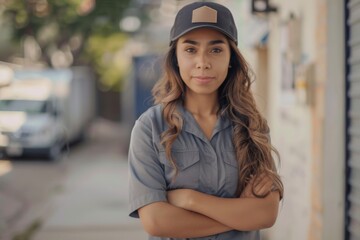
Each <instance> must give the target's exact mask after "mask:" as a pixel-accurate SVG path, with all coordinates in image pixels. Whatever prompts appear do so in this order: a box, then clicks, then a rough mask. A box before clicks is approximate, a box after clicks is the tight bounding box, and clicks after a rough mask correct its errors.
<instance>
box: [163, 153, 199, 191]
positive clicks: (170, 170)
mask: <svg viewBox="0 0 360 240" xmlns="http://www.w3.org/2000/svg"><path fill="white" fill-rule="evenodd" d="M171 154H172V158H173V159H174V160H175V163H176V165H177V167H178V174H177V175H175V173H176V172H175V169H174V167H173V166H172V165H171V163H170V162H169V160H168V159H167V157H166V154H165V152H160V153H159V160H160V162H161V163H162V164H163V166H164V172H165V177H166V183H167V189H168V190H170V189H176V188H190V189H197V188H198V186H199V171H200V162H199V161H200V157H199V151H198V150H180V149H174V150H172V153H171Z"/></svg>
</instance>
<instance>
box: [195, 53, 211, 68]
mask: <svg viewBox="0 0 360 240" xmlns="http://www.w3.org/2000/svg"><path fill="white" fill-rule="evenodd" d="M196 68H198V69H210V68H211V64H210V62H209V60H208V59H207V57H206V55H205V54H199V56H198V58H197V62H196Z"/></svg>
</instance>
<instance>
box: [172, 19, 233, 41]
mask: <svg viewBox="0 0 360 240" xmlns="http://www.w3.org/2000/svg"><path fill="white" fill-rule="evenodd" d="M198 28H212V29H215V30H217V31H219V32H221V33H223V34H224V35H226V36H227V37H229V38H230V39H231V40H233V41H234V42H235V43H236V45H237V39H234V38H233V37H232V36H231V34H230V33H227V32H225V31H224V30H223V29H221V28H219V27H218V26H214V25H211V24H201V25H196V26H193V27H192V28H188V29H186V30H185V31H183V32H181V33H179V34H177V35H176V36H175V37H173V38H172V39H170V45H171V44H172V43H173V42H174V41H175V40H177V39H178V38H180V37H181V36H183V35H184V34H186V33H188V32H191V31H192V30H195V29H198Z"/></svg>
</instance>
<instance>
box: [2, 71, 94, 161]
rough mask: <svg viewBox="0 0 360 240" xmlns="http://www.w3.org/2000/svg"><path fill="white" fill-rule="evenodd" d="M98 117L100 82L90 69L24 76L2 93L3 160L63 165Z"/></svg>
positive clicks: (22, 73) (21, 73) (17, 75)
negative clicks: (27, 158) (68, 148)
mask: <svg viewBox="0 0 360 240" xmlns="http://www.w3.org/2000/svg"><path fill="white" fill-rule="evenodd" d="M94 115H95V85H94V78H93V76H92V75H91V74H90V71H89V70H88V69H87V68H85V67H76V68H71V69H62V70H53V69H51V70H50V69H49V70H38V71H35V70H33V71H31V70H21V71H16V72H15V78H14V81H13V82H12V84H11V85H9V86H7V87H3V88H0V151H1V153H2V155H5V156H8V157H17V156H22V155H42V156H46V157H48V158H50V159H57V158H59V156H60V155H61V152H62V149H63V148H64V146H65V145H66V144H68V143H72V142H74V141H77V140H80V139H82V138H83V137H84V134H85V131H86V129H87V127H88V126H89V124H90V122H91V120H92V119H93V118H94Z"/></svg>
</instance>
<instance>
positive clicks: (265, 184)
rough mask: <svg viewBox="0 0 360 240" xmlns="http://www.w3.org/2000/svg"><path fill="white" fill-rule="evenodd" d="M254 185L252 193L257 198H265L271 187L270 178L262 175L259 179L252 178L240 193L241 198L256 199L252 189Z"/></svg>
mask: <svg viewBox="0 0 360 240" xmlns="http://www.w3.org/2000/svg"><path fill="white" fill-rule="evenodd" d="M253 185H254V193H255V194H256V195H258V196H266V195H267V194H268V193H269V192H270V191H271V190H272V187H273V182H272V180H271V178H269V177H268V176H266V175H264V174H262V175H260V176H259V177H257V178H255V177H254V176H252V177H251V178H250V180H249V182H248V184H247V185H246V187H245V189H244V191H243V192H242V193H241V195H240V197H241V198H256V196H255V195H254V193H253V191H252V188H253Z"/></svg>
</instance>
